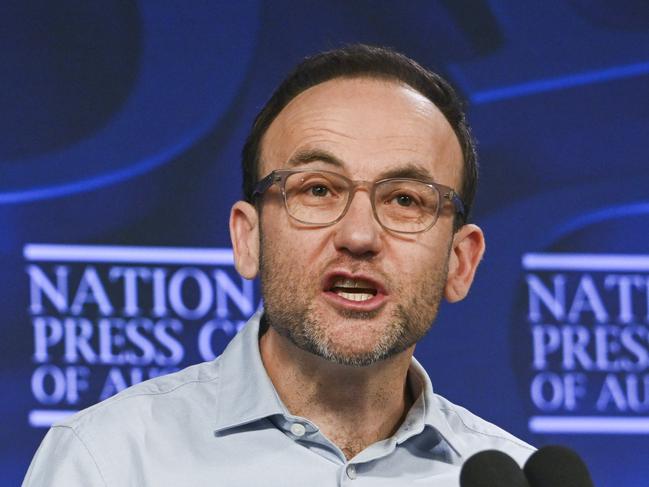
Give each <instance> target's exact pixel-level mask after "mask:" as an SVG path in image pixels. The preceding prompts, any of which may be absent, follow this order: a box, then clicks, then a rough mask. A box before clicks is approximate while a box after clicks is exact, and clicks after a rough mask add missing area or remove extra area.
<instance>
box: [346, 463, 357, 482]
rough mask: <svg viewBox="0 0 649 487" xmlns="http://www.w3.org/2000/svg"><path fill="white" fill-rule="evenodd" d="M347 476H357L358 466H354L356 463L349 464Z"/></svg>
mask: <svg viewBox="0 0 649 487" xmlns="http://www.w3.org/2000/svg"><path fill="white" fill-rule="evenodd" d="M347 477H349V478H350V479H351V480H354V479H355V478H356V467H354V465H351V464H350V465H347Z"/></svg>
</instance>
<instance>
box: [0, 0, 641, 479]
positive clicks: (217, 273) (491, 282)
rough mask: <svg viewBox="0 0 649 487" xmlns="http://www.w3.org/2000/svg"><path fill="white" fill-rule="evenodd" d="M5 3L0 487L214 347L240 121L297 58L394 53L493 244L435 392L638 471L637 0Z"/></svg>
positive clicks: (253, 293) (445, 343)
mask: <svg viewBox="0 0 649 487" xmlns="http://www.w3.org/2000/svg"><path fill="white" fill-rule="evenodd" d="M402 3H403V4H397V3H396V2H390V1H371V0H356V1H354V2H349V1H343V0H331V1H327V2H324V1H288V0H273V1H266V2H263V1H261V0H260V1H238V2H225V1H224V2H174V1H163V0H155V1H154V0H141V1H137V2H122V1H119V2H118V1H103V2H82V1H75V0H64V1H60V2H38V1H8V2H3V5H2V7H0V23H1V24H2V32H3V34H2V41H3V42H0V56H1V61H2V62H0V66H2V68H1V69H2V80H3V89H2V90H1V91H0V107H2V117H0V264H1V265H2V269H3V272H2V275H3V279H2V281H1V282H0V286H1V287H0V291H1V294H0V306H1V310H2V316H3V323H2V333H3V338H4V339H3V340H1V341H0V364H1V368H0V381H1V382H0V384H1V387H2V391H3V398H4V400H3V401H2V402H1V404H0V414H1V416H2V418H3V421H2V423H1V426H0V428H2V445H1V448H2V450H1V452H0V472H2V473H0V476H1V478H2V485H17V484H19V483H20V481H21V480H22V477H23V475H24V472H25V471H26V469H27V466H28V463H29V460H30V459H31V457H32V455H33V453H34V451H35V449H36V447H37V445H38V443H39V442H40V440H41V438H42V437H43V435H44V434H45V432H46V426H47V425H48V424H49V423H51V421H52V420H55V419H56V418H58V417H61V416H62V415H65V414H68V413H69V412H70V411H74V410H78V409H80V408H83V407H86V406H89V405H91V404H93V403H95V402H97V401H98V400H100V399H101V398H104V397H107V396H108V395H110V394H112V393H114V392H116V391H117V390H120V389H121V388H123V387H125V386H127V385H129V384H131V383H134V382H137V381H139V380H143V379H146V378H148V377H151V376H154V375H156V374H160V373H164V372H167V371H169V370H174V369H177V368H180V367H184V366H185V365H189V364H190V363H193V362H197V361H200V360H207V359H210V358H212V357H213V356H214V355H215V354H218V353H219V352H220V351H221V350H222V349H223V347H224V346H225V344H226V343H227V341H228V340H229V338H230V337H231V336H232V334H233V333H235V332H236V329H237V328H238V327H239V326H240V324H241V323H242V322H243V320H245V318H246V317H247V316H248V315H249V314H250V313H252V311H254V309H255V308H256V307H257V306H258V304H259V299H260V298H259V295H258V290H257V288H256V285H253V284H248V283H246V282H244V281H242V280H241V279H240V278H238V277H237V276H236V273H235V272H234V271H233V269H232V263H231V255H230V253H229V250H228V249H229V236H228V232H227V221H228V213H229V207H230V205H231V204H232V203H233V202H234V201H235V200H236V199H238V198H239V196H240V189H239V188H240V181H241V176H240V165H239V164H240V163H239V153H240V149H241V146H242V143H243V140H244V138H245V135H246V133H247V130H248V127H249V126H250V124H251V122H252V119H253V117H254V115H255V114H256V112H257V111H258V110H259V108H260V107H261V106H262V104H263V103H264V102H265V100H266V99H267V98H268V96H269V95H270V93H271V91H272V89H273V87H274V86H276V85H277V83H278V82H279V81H280V80H281V79H282V78H283V76H284V75H285V74H286V73H287V72H288V70H289V69H291V68H292V66H293V65H294V64H295V63H296V62H297V61H299V60H300V59H301V58H302V57H304V56H306V55H308V54H312V53H314V52H317V51H321V50H324V49H329V48H332V47H337V46H340V45H342V44H344V43H348V42H366V43H374V44H380V45H387V46H391V47H394V48H396V49H398V50H400V51H402V52H404V53H406V54H408V55H410V56H412V57H414V58H415V59H417V60H418V61H420V62H421V63H422V64H424V65H426V66H428V67H430V68H432V69H434V70H437V71H439V72H440V73H442V74H443V75H445V76H446V77H447V78H449V79H450V80H451V81H452V82H453V83H454V84H455V85H456V86H457V87H458V89H459V90H460V92H461V93H462V95H463V96H464V97H465V98H466V99H467V100H468V104H469V105H468V106H469V117H470V121H471V123H472V126H473V128H474V132H475V135H476V137H477V139H478V142H479V154H480V162H481V183H480V187H479V192H478V197H477V204H476V206H475V213H474V218H475V220H476V222H477V223H478V224H480V225H481V226H482V227H483V228H484V230H485V233H486V238H487V253H486V256H485V259H484V262H483V264H482V265H481V268H480V269H479V271H478V276H477V280H476V283H475V287H474V289H473V290H472V293H471V294H470V295H469V297H468V299H467V300H465V301H464V302H462V303H460V304H456V305H452V306H450V305H446V306H443V307H442V310H441V312H440V316H439V318H438V320H437V323H436V324H435V326H434V328H433V330H432V331H431V333H430V334H429V335H428V336H427V337H426V338H425V340H424V341H423V342H422V343H421V344H420V345H419V346H418V348H417V352H416V355H417V356H418V358H419V359H420V360H421V361H422V362H423V364H424V365H425V367H426V368H427V370H429V372H430V374H431V377H432V379H433V384H434V386H435V388H436V390H437V392H440V393H442V394H444V395H445V396H447V397H449V398H450V399H451V400H453V401H454V402H458V403H460V404H462V405H464V406H466V407H468V408H469V409H471V410H473V411H474V412H476V413H478V414H479V415H481V416H484V417H486V418H487V419H489V420H491V421H493V422H495V423H497V424H499V425H500V426H503V427H504V428H506V429H508V430H509V431H511V432H512V433H514V434H516V435H518V436H520V437H522V438H523V439H525V440H527V441H528V442H530V443H533V444H535V445H536V446H542V445H544V444H550V443H562V444H566V445H569V446H572V447H573V448H575V449H576V450H577V451H578V452H579V453H580V454H581V455H582V456H583V457H584V458H585V460H586V462H587V463H588V464H589V467H590V469H591V471H592V473H593V476H594V478H595V482H596V485H597V486H598V487H607V486H608V487H618V486H625V487H645V486H646V485H647V478H649V469H648V467H647V462H646V459H647V458H649V249H648V241H649V238H648V237H649V230H647V229H648V228H649V190H648V189H647V188H648V187H649V169H647V153H649V4H647V2H646V1H644V0H618V1H616V2H607V1H605V0H588V1H587V0H547V1H545V2H533V1H519V0H434V1H433V0H421V1H409V2H402Z"/></svg>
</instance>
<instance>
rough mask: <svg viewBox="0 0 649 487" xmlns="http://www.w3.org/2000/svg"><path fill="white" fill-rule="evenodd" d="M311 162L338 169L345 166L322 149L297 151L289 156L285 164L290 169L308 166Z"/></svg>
mask: <svg viewBox="0 0 649 487" xmlns="http://www.w3.org/2000/svg"><path fill="white" fill-rule="evenodd" d="M311 162H324V163H327V164H331V165H333V166H336V167H340V168H343V167H344V166H345V163H344V162H343V161H342V160H340V159H339V158H337V157H336V156H334V155H333V154H332V153H331V152H329V151H326V150H323V149H303V150H299V151H297V152H296V153H295V154H293V155H292V156H291V158H290V159H289V160H288V162H287V164H288V165H289V166H291V167H295V166H299V165H301V164H309V163H311Z"/></svg>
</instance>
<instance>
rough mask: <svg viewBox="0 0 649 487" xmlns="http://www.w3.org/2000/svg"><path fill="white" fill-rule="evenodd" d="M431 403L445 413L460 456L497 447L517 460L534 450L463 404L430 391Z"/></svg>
mask: <svg viewBox="0 0 649 487" xmlns="http://www.w3.org/2000/svg"><path fill="white" fill-rule="evenodd" d="M433 397H434V403H435V407H437V408H438V409H439V410H440V411H441V412H442V414H443V415H444V416H445V418H446V420H447V421H448V424H449V426H450V428H451V430H452V431H453V433H454V434H456V435H457V438H458V439H459V442H460V443H461V444H462V445H463V447H464V448H463V450H464V451H463V456H465V458H468V457H469V456H471V455H473V454H474V453H477V452H479V451H482V450H490V449H494V450H500V451H503V452H505V453H507V454H508V455H510V456H511V457H513V458H514V459H515V460H516V461H517V462H518V463H519V464H521V465H522V464H524V463H525V461H526V460H527V458H528V457H529V456H530V455H531V454H532V453H534V451H535V450H536V449H535V448H534V447H533V446H531V445H529V444H528V443H526V442H524V441H523V440H521V439H519V438H517V437H516V436H514V435H512V434H511V433H508V432H507V431H505V430H504V429H502V428H500V427H498V426H496V425H495V424H493V423H490V422H489V421H486V420H484V419H482V418H481V417H479V416H477V415H475V414H473V413H472V412H471V411H469V410H468V409H466V408H463V407H462V406H458V405H457V404H454V403H452V402H451V401H449V400H448V399H446V398H444V397H442V396H440V395H438V394H434V395H433Z"/></svg>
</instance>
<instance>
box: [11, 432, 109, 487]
mask: <svg viewBox="0 0 649 487" xmlns="http://www.w3.org/2000/svg"><path fill="white" fill-rule="evenodd" d="M22 487H108V484H107V483H106V481H105V479H104V477H103V476H102V474H101V471H100V470H99V467H98V466H97V463H96V462H95V459H94V458H93V456H92V453H91V452H90V450H88V447H87V446H86V445H85V444H84V443H83V441H82V440H81V439H80V438H79V437H78V436H77V434H76V433H75V431H74V430H73V429H72V428H70V427H68V426H54V427H52V428H51V429H50V430H49V431H48V433H47V435H45V438H44V439H43V442H42V443H41V446H40V447H39V448H38V450H37V451H36V455H34V458H33V459H32V463H31V464H30V465H29V469H28V470H27V474H26V475H25V480H24V481H23V484H22Z"/></svg>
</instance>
